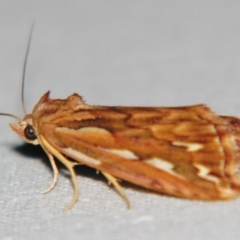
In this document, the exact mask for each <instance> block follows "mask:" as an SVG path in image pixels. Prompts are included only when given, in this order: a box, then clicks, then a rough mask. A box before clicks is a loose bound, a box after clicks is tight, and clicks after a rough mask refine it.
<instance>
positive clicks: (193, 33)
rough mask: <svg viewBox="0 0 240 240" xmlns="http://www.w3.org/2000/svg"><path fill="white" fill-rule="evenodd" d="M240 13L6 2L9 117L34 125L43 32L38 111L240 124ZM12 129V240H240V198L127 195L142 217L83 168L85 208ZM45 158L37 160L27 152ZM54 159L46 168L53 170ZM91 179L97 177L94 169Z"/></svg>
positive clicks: (0, 153) (7, 212)
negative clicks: (80, 106) (201, 116)
mask: <svg viewBox="0 0 240 240" xmlns="http://www.w3.org/2000/svg"><path fill="white" fill-rule="evenodd" d="M239 10H240V2H239V1H236V0H235V1H217V0H212V1H211V0H210V1H177V0H170V1H151V0H150V1H141V0H139V1H133V0H127V1H125V0H123V1H103V0H98V1H61V0H58V1H21V0H20V1H3V0H1V1H0V36H1V37H0V69H1V71H0V74H1V75H0V76H1V77H0V81H1V88H0V94H1V95H0V96H1V101H0V111H2V112H10V113H14V114H16V115H18V116H22V111H21V104H20V101H19V100H20V85H21V83H20V79H21V71H22V64H23V58H24V53H25V49H26V43H27V37H28V33H29V29H30V26H31V23H32V22H33V21H35V29H34V34H33V39H32V46H31V51H30V56H29V62H28V67H27V75H26V87H25V98H26V102H27V109H29V111H30V109H32V107H33V106H34V104H36V102H37V101H38V100H39V98H40V96H41V95H43V93H44V92H46V91H47V90H51V91H52V93H51V96H52V98H66V97H67V96H68V95H70V94H71V93H73V92H77V93H79V94H82V95H83V96H84V98H85V100H86V101H87V103H89V104H99V105H142V106H149V105H151V106H176V105H178V106H179V105H191V104H196V103H206V104H208V105H209V106H210V107H211V108H212V109H213V110H214V111H215V112H217V113H219V114H226V115H227V114H229V115H236V116H240V95H239V90H240V80H239V79H240V66H239V62H240V31H239V29H240V14H239ZM11 121H14V120H12V119H9V118H4V117H2V118H1V135H0V169H1V173H0V239H3V240H15V239H24V240H28V239H29V240H30V239H31V240H32V239H35V240H37V239H45V240H48V239H49V240H50V239H58V240H63V239H71V240H75V239H78V240H79V239H94V240H95V239H104V240H108V239H109V240H112V239H117V240H118V239H119V240H120V239H121V240H122V239H138V240H142V239H148V240H149V239H161V240H165V239H166V240H169V239H178V240H180V239H184V240H185V239H189V240H190V239H191V240H192V239H194V240H198V239H199V240H200V239H211V240H213V239H214V240H215V239H218V240H219V239H232V240H233V239H240V231H239V222H240V198H239V199H236V200H232V201H228V202H211V203H206V202H198V201H188V200H181V199H175V198H172V197H167V196H161V195H159V194H155V193H151V192H147V191H144V190H142V189H140V188H135V187H133V186H132V185H127V184H124V186H125V190H126V193H127V195H128V197H129V199H130V200H131V204H132V208H131V209H130V210H127V209H126V206H125V203H124V201H123V200H122V199H121V197H119V196H118V194H117V193H116V192H115V191H114V190H113V189H111V188H109V187H108V186H107V184H106V180H104V179H103V178H99V177H98V175H95V173H94V172H91V173H90V174H84V173H83V172H82V171H81V167H79V168H78V169H79V171H78V173H79V174H78V181H79V184H80V188H81V194H80V199H79V201H78V203H77V204H76V205H75V207H74V208H73V209H72V210H70V211H67V212H64V211H62V209H63V207H64V206H65V205H66V204H67V203H69V201H70V199H71V196H72V188H71V183H70V181H69V179H68V178H67V176H66V171H64V169H62V174H61V176H60V179H59V182H58V185H57V187H56V188H55V189H54V190H53V191H52V192H51V193H49V194H47V195H43V194H42V192H43V191H44V189H45V188H47V187H48V185H49V184H50V182H51V180H52V175H51V170H50V168H49V166H48V165H47V164H46V163H47V162H48V161H47V159H46V157H45V155H44V154H41V151H39V150H37V148H36V147H34V146H33V147H32V148H31V147H30V148H27V149H26V147H25V148H18V149H16V147H17V146H21V140H19V139H18V137H17V136H15V135H14V133H12V132H11V131H10V130H9V128H8V127H7V123H8V122H11ZM30 149H33V150H32V152H30V154H29V155H28V154H27V152H29V151H30ZM42 159H44V161H41V160H42ZM83 170H86V169H85V168H84V169H83Z"/></svg>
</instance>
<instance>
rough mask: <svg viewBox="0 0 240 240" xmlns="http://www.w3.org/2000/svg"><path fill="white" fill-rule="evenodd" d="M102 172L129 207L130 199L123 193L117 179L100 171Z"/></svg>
mask: <svg viewBox="0 0 240 240" xmlns="http://www.w3.org/2000/svg"><path fill="white" fill-rule="evenodd" d="M101 172H102V174H103V175H104V176H105V177H106V178H107V180H108V181H109V183H112V184H113V186H114V187H115V188H116V190H117V191H118V193H119V194H120V195H121V197H122V198H123V199H124V201H125V202H126V204H127V208H130V201H129V199H128V197H127V195H126V194H125V192H124V191H123V189H122V187H121V185H120V184H119V183H118V181H117V179H116V178H115V177H113V176H112V175H110V174H108V173H106V172H103V171H101Z"/></svg>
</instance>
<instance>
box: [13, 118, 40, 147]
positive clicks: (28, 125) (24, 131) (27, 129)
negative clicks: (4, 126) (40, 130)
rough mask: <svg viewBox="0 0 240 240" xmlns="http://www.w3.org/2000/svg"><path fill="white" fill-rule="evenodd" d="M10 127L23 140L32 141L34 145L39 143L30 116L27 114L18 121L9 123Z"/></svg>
mask: <svg viewBox="0 0 240 240" xmlns="http://www.w3.org/2000/svg"><path fill="white" fill-rule="evenodd" d="M9 126H10V128H11V129H12V130H13V131H14V132H16V133H17V134H18V135H19V136H20V137H21V138H22V139H23V140H24V141H25V142H28V143H32V144H34V145H37V144H39V142H38V138H37V132H36V130H35V128H34V126H33V124H32V116H31V114H28V115H26V116H25V118H24V119H23V120H20V121H19V122H18V123H15V124H14V123H10V124H9Z"/></svg>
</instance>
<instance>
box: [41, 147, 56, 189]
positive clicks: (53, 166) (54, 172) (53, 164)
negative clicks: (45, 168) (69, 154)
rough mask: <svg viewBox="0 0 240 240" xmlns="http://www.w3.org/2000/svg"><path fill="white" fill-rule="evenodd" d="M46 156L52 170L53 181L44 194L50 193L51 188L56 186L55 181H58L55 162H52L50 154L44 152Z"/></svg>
mask: <svg viewBox="0 0 240 240" xmlns="http://www.w3.org/2000/svg"><path fill="white" fill-rule="evenodd" d="M46 154H47V156H48V158H49V160H50V163H51V165H52V169H53V181H52V183H51V185H50V186H49V187H48V188H47V189H46V190H45V191H44V193H48V192H50V191H52V190H53V188H54V187H55V186H56V183H57V179H58V168H57V165H56V162H55V160H54V157H53V155H52V154H50V153H48V152H47V151H46Z"/></svg>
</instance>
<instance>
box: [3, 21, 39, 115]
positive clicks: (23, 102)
mask: <svg viewBox="0 0 240 240" xmlns="http://www.w3.org/2000/svg"><path fill="white" fill-rule="evenodd" d="M33 28H34V23H33V24H32V26H31V29H30V34H29V37H28V44H27V50H26V54H25V58H24V63H23V72H22V86H21V88H22V90H21V102H22V109H23V112H24V114H25V115H26V114H27V109H26V105H25V101H24V82H25V74H26V66H27V60H28V54H29V50H30V45H31V39H32V33H33ZM4 115H5V114H4Z"/></svg>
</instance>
